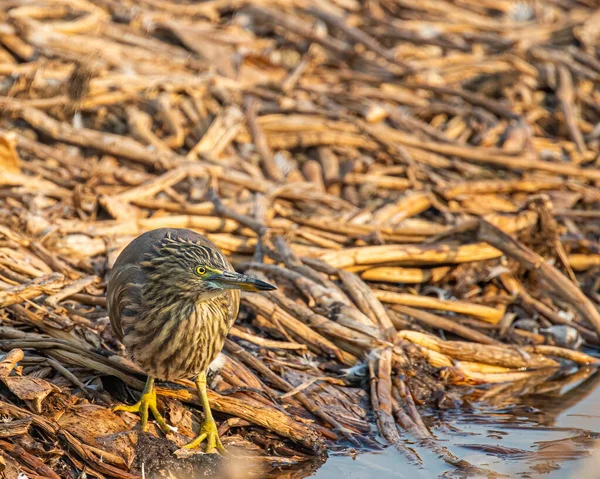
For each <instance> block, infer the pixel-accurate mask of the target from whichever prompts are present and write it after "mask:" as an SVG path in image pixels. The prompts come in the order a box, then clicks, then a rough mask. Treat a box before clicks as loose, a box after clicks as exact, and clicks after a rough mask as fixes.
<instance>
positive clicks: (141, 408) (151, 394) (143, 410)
mask: <svg viewBox="0 0 600 479" xmlns="http://www.w3.org/2000/svg"><path fill="white" fill-rule="evenodd" d="M148 410H149V411H150V412H151V413H152V415H153V416H154V419H156V422H157V423H158V425H159V426H160V428H161V429H162V430H163V432H164V433H165V434H169V433H170V432H171V428H170V427H169V425H168V424H167V422H166V421H165V420H164V418H163V417H162V416H161V415H160V413H159V412H158V408H157V407H156V389H154V378H151V377H148V380H147V381H146V387H145V388H144V391H143V392H142V397H140V400H139V401H138V402H137V403H135V404H134V405H133V406H127V405H125V404H120V405H118V406H115V407H114V408H113V412H114V411H127V412H137V413H140V418H141V419H142V431H145V430H146V428H147V427H148Z"/></svg>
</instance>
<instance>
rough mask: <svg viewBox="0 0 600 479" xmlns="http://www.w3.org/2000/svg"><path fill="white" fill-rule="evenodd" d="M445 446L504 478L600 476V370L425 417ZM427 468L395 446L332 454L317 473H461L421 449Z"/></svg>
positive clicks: (382, 477) (354, 476) (347, 478)
mask: <svg viewBox="0 0 600 479" xmlns="http://www.w3.org/2000/svg"><path fill="white" fill-rule="evenodd" d="M426 419H427V420H428V421H429V423H430V424H437V425H438V426H435V425H434V426H433V427H432V432H433V433H434V434H435V435H436V437H437V438H438V440H439V441H440V443H442V444H443V445H444V446H446V447H447V448H448V449H449V450H450V451H451V452H452V453H454V454H455V455H456V456H458V457H460V458H461V459H465V460H467V461H469V462H470V463H471V464H473V465H476V466H479V467H481V468H485V469H487V470H491V471H494V472H496V473H500V474H504V475H506V476H505V477H519V478H529V477H531V478H536V477H543V478H548V479H554V478H560V479H564V478H568V479H571V478H573V479H575V478H577V479H588V478H589V479H592V478H600V455H597V454H596V451H597V450H598V451H599V453H600V373H598V372H595V373H594V374H593V375H591V376H590V377H589V378H587V379H586V380H585V381H584V382H582V383H580V384H572V385H570V386H569V387H568V388H565V389H563V390H561V391H559V392H556V391H554V392H553V393H552V394H550V395H538V396H528V397H525V398H521V399H519V400H518V401H517V402H513V403H512V404H502V405H494V406H477V407H475V408H474V410H472V411H469V412H465V411H452V412H444V413H442V414H441V415H440V413H437V412H436V413H431V414H430V415H429V417H427V418H426ZM417 450H418V452H419V454H420V455H421V458H422V459H423V463H424V468H418V467H416V466H414V465H410V464H408V463H407V461H406V459H405V458H404V456H403V455H402V454H400V453H399V452H397V451H396V450H394V449H392V448H388V449H386V450H384V451H383V452H378V453H363V454H358V455H357V456H356V458H355V459H352V458H350V457H347V456H332V457H330V458H329V459H328V460H327V462H326V463H325V464H324V465H323V466H322V467H321V468H320V469H319V470H318V471H316V473H314V475H313V476H311V477H316V478H319V479H325V478H327V479H329V478H338V477H341V478H344V479H362V478H365V479H366V478H377V479H387V478H390V479H391V478H435V477H440V476H441V477H444V478H453V477H464V476H463V475H461V473H459V472H457V470H456V469H455V468H453V467H451V466H449V465H447V464H446V463H445V462H443V461H442V460H441V459H440V458H438V457H437V456H436V455H435V454H434V453H433V452H432V451H429V450H427V449H423V448H417Z"/></svg>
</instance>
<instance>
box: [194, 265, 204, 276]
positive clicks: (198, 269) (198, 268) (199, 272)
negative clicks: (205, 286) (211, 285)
mask: <svg viewBox="0 0 600 479" xmlns="http://www.w3.org/2000/svg"><path fill="white" fill-rule="evenodd" d="M196 273H198V274H199V275H200V276H202V275H205V274H206V268H205V267H204V266H198V267H197V268H196Z"/></svg>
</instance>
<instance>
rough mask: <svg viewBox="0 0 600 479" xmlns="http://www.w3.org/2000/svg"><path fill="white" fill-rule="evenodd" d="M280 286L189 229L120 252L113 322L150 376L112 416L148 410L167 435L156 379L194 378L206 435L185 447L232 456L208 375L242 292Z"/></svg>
mask: <svg viewBox="0 0 600 479" xmlns="http://www.w3.org/2000/svg"><path fill="white" fill-rule="evenodd" d="M274 289H276V287H275V286H273V285H271V284H269V283H267V282H265V281H262V280H260V279H257V278H253V277H250V276H247V275H244V274H240V273H237V272H236V271H235V270H234V269H233V267H232V266H231V263H230V262H229V261H228V260H227V257H226V256H225V255H224V254H223V252H222V251H221V250H219V248H218V247H217V246H216V245H215V244H214V243H213V242H212V241H210V240H209V239H208V238H206V237H204V236H202V235H201V234H198V233H196V232H194V231H191V230H188V229H180V228H160V229H155V230H152V231H148V232H146V233H143V234H141V235H140V236H138V237H137V238H135V239H134V240H133V241H132V242H131V243H129V245H127V247H126V248H125V249H124V250H123V251H122V252H121V254H120V255H119V257H118V258H117V261H116V262H115V264H114V266H113V268H112V269H111V271H110V274H109V279H108V284H107V293H106V298H107V308H108V314H109V319H110V324H111V326H112V328H113V330H114V332H115V334H116V336H117V337H118V339H119V340H120V341H121V342H122V343H123V345H124V346H125V351H126V352H127V354H128V356H129V357H130V359H131V360H132V361H133V362H134V363H135V364H136V365H137V366H138V367H139V368H140V369H141V370H142V371H144V372H145V373H146V374H147V375H148V379H147V381H146V385H145V388H144V391H143V392H142V395H141V397H140V400H139V401H138V402H137V403H136V404H135V405H132V406H129V405H122V404H121V405H118V406H116V407H114V408H113V411H129V412H133V413H139V414H140V417H141V428H142V430H143V431H145V430H146V428H147V424H148V411H150V412H151V413H152V415H153V416H154V419H155V420H156V422H157V424H158V425H159V427H160V428H161V429H162V430H163V431H164V432H165V433H167V434H168V433H169V432H171V430H172V429H171V428H170V427H169V425H168V424H167V422H166V421H165V419H164V418H163V417H162V415H161V414H160V412H159V411H158V409H157V403H156V390H155V387H154V381H155V379H158V380H165V381H173V380H180V379H188V378H195V384H196V389H197V391H198V396H199V398H200V402H201V404H202V407H203V410H204V421H203V422H202V425H201V428H200V434H199V435H198V436H197V437H196V438H195V439H194V440H193V441H191V442H190V443H188V444H187V445H186V446H184V447H186V448H195V447H198V446H199V445H200V444H201V443H202V442H204V441H206V449H205V450H206V452H219V453H222V454H226V450H225V448H224V447H223V444H222V443H221V440H220V438H219V435H218V431H217V426H216V423H215V420H214V418H213V416H212V412H211V410H210V405H209V403H208V396H207V392H206V370H207V368H208V366H209V365H210V364H211V363H212V362H213V361H214V360H215V358H216V357H217V355H218V354H219V353H220V351H221V350H222V349H223V345H224V343H225V338H226V336H227V334H228V333H229V330H230V329H231V327H232V326H233V323H234V322H235V320H236V318H237V315H238V311H239V305H240V290H242V291H254V292H256V291H271V290H274Z"/></svg>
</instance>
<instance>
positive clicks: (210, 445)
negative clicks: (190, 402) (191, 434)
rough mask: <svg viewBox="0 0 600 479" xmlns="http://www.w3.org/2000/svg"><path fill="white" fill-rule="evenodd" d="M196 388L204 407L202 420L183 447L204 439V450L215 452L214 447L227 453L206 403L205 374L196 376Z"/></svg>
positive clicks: (190, 447) (222, 452) (189, 446)
mask: <svg viewBox="0 0 600 479" xmlns="http://www.w3.org/2000/svg"><path fill="white" fill-rule="evenodd" d="M196 388H197V389H198V396H200V402H201V403H202V407H203V409H204V422H203V423H202V426H201V427H200V434H199V435H198V437H197V438H196V439H194V440H193V441H192V442H190V443H189V444H186V445H185V446H184V447H185V448H186V449H192V448H194V447H198V446H199V445H200V444H201V443H202V442H203V441H204V440H206V452H207V453H211V452H215V449H216V450H217V451H218V452H220V453H221V454H227V451H226V450H225V448H224V447H223V444H221V440H220V439H219V432H218V431H217V423H216V422H215V420H214V419H213V416H212V412H211V411H210V405H209V404H208V395H207V394H206V374H205V373H200V374H198V377H197V378H196Z"/></svg>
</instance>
